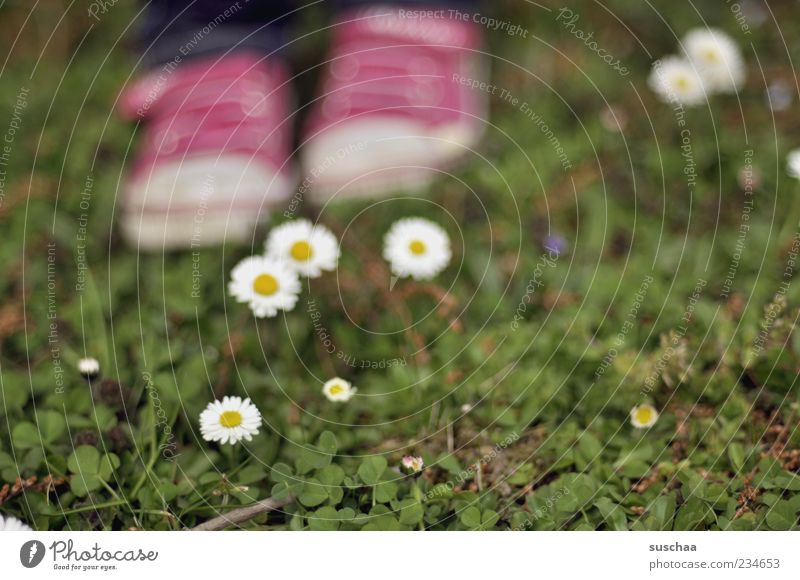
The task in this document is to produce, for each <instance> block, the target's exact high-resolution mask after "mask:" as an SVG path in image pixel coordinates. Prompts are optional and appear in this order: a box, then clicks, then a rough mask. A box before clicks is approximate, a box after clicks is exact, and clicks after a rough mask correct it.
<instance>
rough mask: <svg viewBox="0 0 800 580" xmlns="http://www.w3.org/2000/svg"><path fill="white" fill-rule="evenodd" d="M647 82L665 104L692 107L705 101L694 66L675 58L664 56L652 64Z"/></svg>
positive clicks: (704, 91) (703, 89) (703, 90)
mask: <svg viewBox="0 0 800 580" xmlns="http://www.w3.org/2000/svg"><path fill="white" fill-rule="evenodd" d="M647 82H648V84H649V85H650V88H651V89H653V90H654V91H655V92H656V93H657V94H658V96H659V97H660V98H661V100H662V101H664V102H665V103H673V102H675V103H680V104H683V105H686V106H689V107H692V106H696V105H701V104H703V103H704V102H705V101H706V90H705V87H704V86H703V80H702V79H701V78H700V75H699V74H697V70H696V69H695V67H694V65H693V64H692V63H691V62H689V61H688V60H686V59H683V58H679V57H677V56H665V57H664V58H662V59H661V60H657V61H656V62H655V63H653V70H652V71H651V72H650V77H649V78H648V79H647Z"/></svg>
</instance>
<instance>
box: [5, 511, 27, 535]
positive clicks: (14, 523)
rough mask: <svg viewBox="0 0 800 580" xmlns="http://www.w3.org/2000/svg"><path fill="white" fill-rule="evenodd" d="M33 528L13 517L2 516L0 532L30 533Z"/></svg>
mask: <svg viewBox="0 0 800 580" xmlns="http://www.w3.org/2000/svg"><path fill="white" fill-rule="evenodd" d="M30 531H33V530H32V529H31V527H30V526H29V525H27V524H25V523H23V522H21V521H20V520H18V519H17V518H15V517H13V516H5V517H4V516H3V514H0V532H30Z"/></svg>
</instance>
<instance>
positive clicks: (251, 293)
mask: <svg viewBox="0 0 800 580" xmlns="http://www.w3.org/2000/svg"><path fill="white" fill-rule="evenodd" d="M228 292H230V294H231V295H232V296H233V297H235V298H236V300H237V301H238V302H246V303H248V304H249V305H250V308H251V309H252V311H253V313H254V314H255V315H256V316H258V317H259V318H263V317H265V316H275V315H276V314H277V313H278V310H291V309H293V308H294V305H295V304H296V303H297V295H298V294H299V293H300V280H299V279H298V278H297V273H296V272H294V271H293V270H291V269H290V268H289V267H288V266H287V265H286V264H284V263H283V262H279V261H277V260H274V259H272V258H265V257H262V256H251V257H249V258H245V259H244V260H242V261H241V262H239V263H238V264H236V266H235V267H234V268H233V270H231V281H230V283H229V284H228Z"/></svg>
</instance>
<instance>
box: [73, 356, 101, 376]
mask: <svg viewBox="0 0 800 580" xmlns="http://www.w3.org/2000/svg"><path fill="white" fill-rule="evenodd" d="M78 372H79V373H81V374H82V375H84V376H86V377H93V376H95V375H96V374H98V373H99V372H100V363H99V362H98V361H97V359H96V358H92V357H87V358H82V359H80V360H79V361H78Z"/></svg>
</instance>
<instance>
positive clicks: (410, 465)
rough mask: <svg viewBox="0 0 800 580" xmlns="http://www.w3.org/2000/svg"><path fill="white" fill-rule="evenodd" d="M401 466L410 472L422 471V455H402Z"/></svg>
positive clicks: (423, 464)
mask: <svg viewBox="0 0 800 580" xmlns="http://www.w3.org/2000/svg"><path fill="white" fill-rule="evenodd" d="M403 467H405V468H406V469H408V470H409V471H410V472H412V473H419V472H420V471H422V468H423V467H425V462H424V461H423V460H422V457H417V456H414V455H406V456H405V457H403Z"/></svg>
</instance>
